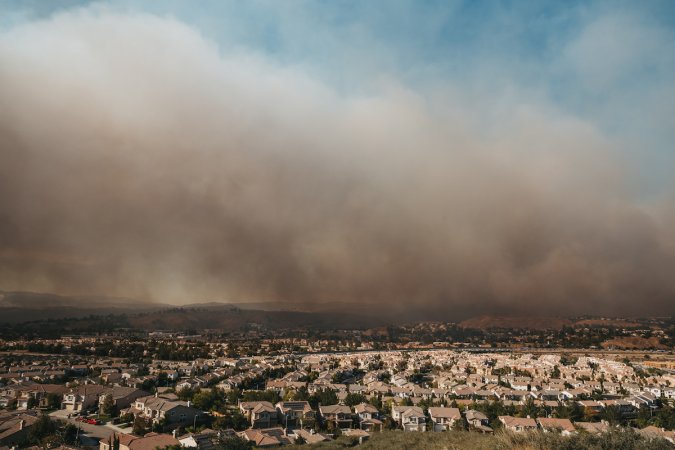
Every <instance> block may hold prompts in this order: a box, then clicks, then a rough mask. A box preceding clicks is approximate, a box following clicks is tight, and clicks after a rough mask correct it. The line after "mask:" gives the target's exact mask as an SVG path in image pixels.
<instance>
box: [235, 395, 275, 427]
mask: <svg viewBox="0 0 675 450" xmlns="http://www.w3.org/2000/svg"><path fill="white" fill-rule="evenodd" d="M239 410H240V411H241V413H242V414H243V415H245V416H246V418H247V419H248V421H249V422H250V423H251V428H272V427H274V426H275V425H276V424H277V423H278V417H277V409H276V408H275V407H274V405H272V404H271V403H270V402H264V401H255V402H241V403H239Z"/></svg>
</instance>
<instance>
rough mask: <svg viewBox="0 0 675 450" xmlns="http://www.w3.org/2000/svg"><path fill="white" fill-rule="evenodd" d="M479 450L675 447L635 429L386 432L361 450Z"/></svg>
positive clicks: (339, 442)
mask: <svg viewBox="0 0 675 450" xmlns="http://www.w3.org/2000/svg"><path fill="white" fill-rule="evenodd" d="M356 445H357V442H356V441H355V440H354V439H350V438H347V437H344V436H343V437H340V438H338V439H336V440H335V441H331V442H323V443H319V444H314V445H311V446H309V445H307V446H290V447H287V448H311V449H313V450H314V449H327V450H328V449H338V448H350V447H355V446H356ZM417 448H420V449H429V450H450V449H458V450H459V449H478V450H551V449H556V450H576V449H589V450H633V449H635V450H661V449H674V448H675V445H673V444H671V443H669V442H668V441H666V440H664V439H648V438H646V437H644V436H642V435H640V434H638V433H636V432H634V431H633V430H630V429H620V430H612V431H610V432H608V433H604V434H588V433H583V432H582V433H579V434H575V435H572V436H569V437H566V436H562V435H559V434H555V433H541V432H537V433H522V434H515V433H509V432H497V433H495V434H494V435H486V434H478V433H470V432H448V433H404V432H402V431H387V432H384V433H375V434H374V435H373V436H372V437H371V438H370V440H369V441H367V442H365V443H364V444H363V445H361V446H359V447H358V449H359V450H403V449H417Z"/></svg>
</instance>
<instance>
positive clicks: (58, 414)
mask: <svg viewBox="0 0 675 450" xmlns="http://www.w3.org/2000/svg"><path fill="white" fill-rule="evenodd" d="M69 413H70V411H67V410H65V409H60V410H58V411H54V412H51V413H49V415H50V417H52V418H53V419H59V420H63V421H66V422H69V423H72V424H73V425H75V426H77V427H79V428H80V430H81V431H80V433H81V436H82V437H83V439H82V440H83V442H82V443H83V444H85V441H91V443H92V444H93V445H98V441H99V440H101V439H107V438H108V437H109V436H110V435H112V434H113V433H114V432H116V431H117V432H127V433H128V432H130V430H128V429H126V430H123V429H121V428H120V427H118V426H115V425H112V424H105V425H91V424H89V423H85V422H78V421H77V420H75V418H68V414H69ZM94 441H96V442H95V443H94ZM85 445H86V444H85Z"/></svg>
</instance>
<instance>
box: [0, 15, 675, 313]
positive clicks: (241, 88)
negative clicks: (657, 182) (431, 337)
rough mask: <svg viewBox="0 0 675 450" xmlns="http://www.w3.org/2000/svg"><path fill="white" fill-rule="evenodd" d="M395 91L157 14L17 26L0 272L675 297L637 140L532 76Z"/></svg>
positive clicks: (458, 302)
mask: <svg viewBox="0 0 675 450" xmlns="http://www.w3.org/2000/svg"><path fill="white" fill-rule="evenodd" d="M378 85H379V86H380V87H379V88H378V89H377V91H376V92H368V93H365V94H358V93H348V94H345V93H343V92H342V91H341V90H340V89H337V88H335V87H333V86H332V85H331V84H330V83H328V82H324V81H323V80H321V79H320V78H318V77H316V76H314V75H313V74H312V72H311V71H310V70H305V68H303V66H302V65H292V64H287V65H284V64H278V63H277V62H276V61H273V60H270V59H266V58H265V57H264V56H262V55H260V54H254V53H246V52H241V51H231V52H230V51H224V50H223V49H222V48H219V46H218V45H217V44H216V43H214V42H213V41H211V40H210V39H208V38H206V37H204V36H203V35H202V34H200V33H199V31H197V30H195V29H194V28H193V27H191V26H189V25H186V24H185V23H182V22H181V21H180V20H177V19H175V18H169V17H162V16H157V15H152V14H146V13H126V12H125V13H122V12H118V11H114V10H109V9H107V8H89V9H84V10H78V11H76V12H68V13H62V14H57V15H55V16H53V17H50V18H47V19H45V20H38V21H29V22H27V23H25V24H21V25H17V26H14V27H10V28H8V29H6V30H3V31H2V32H1V33H0V105H2V107H1V108H0V288H1V289H3V290H31V291H40V292H55V293H61V294H70V295H80V294H105V295H110V296H119V297H132V298H143V299H152V300H155V301H157V302H161V303H171V304H182V303H190V302H193V301H195V299H215V300H226V301H230V302H233V303H241V302H248V301H251V302H277V303H279V304H284V303H289V304H298V303H299V304H310V305H311V304H314V303H327V302H354V303H357V304H358V303H363V304H367V305H371V306H372V305H376V306H378V305H381V306H382V307H383V308H387V310H389V311H400V313H401V314H406V312H408V311H416V310H419V309H425V310H429V311H437V312H438V313H439V314H447V315H454V316H461V317H467V316H470V315H473V314H477V313H479V312H481V311H490V312H492V313H505V312H514V313H518V314H525V313H535V314H554V315H555V314H579V313H612V314H647V313H654V314H657V313H659V314H663V313H665V314H670V313H672V308H673V299H674V298H675V276H673V273H674V269H675V207H674V206H673V205H675V201H674V199H675V196H673V193H672V192H671V190H670V187H667V188H664V189H663V190H662V192H660V193H659V194H658V195H655V196H649V197H646V196H644V195H643V193H642V192H641V190H640V189H639V184H640V180H639V178H638V177H637V175H636V173H634V171H633V168H632V167H631V165H630V164H629V163H628V162H627V159H626V158H624V157H623V156H622V155H623V153H622V152H623V151H624V150H625V148H624V147H625V145H626V144H625V142H623V141H622V140H621V139H618V138H617V137H616V136H614V135H611V134H608V133H607V132H606V131H605V130H603V129H601V128H600V127H598V126H596V125H595V124H594V123H593V122H591V121H588V120H585V118H584V117H581V116H576V115H573V114H569V113H567V112H564V111H562V110H561V109H559V108H556V107H555V105H553V104H552V103H551V102H550V101H548V100H547V99H546V98H545V96H542V95H540V94H539V93H537V92H529V91H527V90H521V89H520V88H518V87H517V86H513V87H512V88H511V89H506V90H499V91H498V92H499V93H498V92H497V91H489V90H482V89H476V90H472V89H470V88H468V89H467V86H466V85H465V84H461V83H456V82H453V81H448V82H446V83H439V84H435V85H433V86H428V87H426V88H424V89H417V88H414V87H410V86H408V85H407V84H405V83H403V82H400V81H398V80H397V79H396V78H394V77H382V78H381V80H380V82H379V84H378ZM670 87H671V89H672V86H670ZM457 311H462V313H461V314H457ZM352 312H354V311H352Z"/></svg>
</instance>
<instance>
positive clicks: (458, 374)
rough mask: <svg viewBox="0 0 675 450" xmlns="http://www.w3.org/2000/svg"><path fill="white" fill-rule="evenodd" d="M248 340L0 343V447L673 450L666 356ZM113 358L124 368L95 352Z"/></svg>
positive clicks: (173, 336) (674, 415)
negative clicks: (650, 448)
mask: <svg viewBox="0 0 675 450" xmlns="http://www.w3.org/2000/svg"><path fill="white" fill-rule="evenodd" d="M428 326H429V325H428ZM263 341H264V342H265V345H264V348H263V349H262V350H259V351H258V352H256V354H255V355H253V356H245V355H234V354H233V351H232V349H233V348H236V347H235V344H233V343H228V342H227V341H226V340H221V341H219V342H206V340H205V339H204V337H203V336H198V335H197V336H195V335H192V336H188V335H179V334H177V333H170V332H163V333H149V334H148V336H147V337H146V338H143V339H140V338H138V337H136V338H122V337H120V336H116V337H110V336H107V337H106V336H95V337H94V336H91V337H86V336H81V337H77V336H69V337H63V338H58V339H34V340H29V341H27V340H25V339H22V340H13V339H5V340H4V341H2V343H1V345H2V349H3V350H4V351H3V353H2V354H1V355H0V363H1V364H0V408H2V412H0V447H10V448H11V447H22V446H30V445H47V446H50V445H51V446H54V445H59V446H64V445H65V446H69V445H70V446H76V445H77V446H84V447H92V448H93V447H95V448H99V449H100V450H113V449H120V448H123V449H124V450H127V449H128V450H139V449H146V448H147V449H154V448H156V447H160V448H164V447H173V446H182V447H187V448H197V449H200V450H201V449H213V448H215V447H218V446H221V447H223V448H230V447H227V446H228V445H230V446H231V445H235V444H237V445H246V446H255V447H263V448H264V447H276V446H285V445H298V444H312V445H313V444H318V443H321V442H323V443H330V442H336V443H339V442H351V443H352V444H351V445H358V444H362V443H365V442H367V441H368V440H369V439H373V437H377V436H379V435H387V434H388V433H389V434H390V433H392V432H393V433H450V434H453V433H454V434H457V433H476V434H493V433H515V434H519V433H554V434H557V435H561V436H573V435H579V434H588V433H591V434H596V435H597V434H602V433H611V432H621V431H623V432H626V433H629V432H630V433H636V434H638V435H639V437H640V438H641V439H645V440H647V441H649V442H660V443H664V445H667V444H668V443H671V444H672V443H675V431H673V429H674V428H675V409H674V408H673V402H674V401H675V357H674V356H673V355H672V352H666V351H655V350H652V351H638V350H633V351H627V350H617V349H585V350H583V349H581V350H580V349H573V350H564V351H562V350H552V349H548V350H547V349H538V348H530V349H521V350H505V349H500V348H497V349H496V350H498V351H495V349H492V348H490V347H487V346H482V347H472V348H469V347H465V348H449V347H454V346H456V343H451V342H435V343H434V344H432V346H431V347H435V348H427V349H416V348H411V347H414V346H411V345H409V344H405V345H400V344H399V345H398V346H399V347H401V348H398V349H394V350H369V349H368V347H372V345H370V344H365V343H363V342H362V343H361V347H363V348H362V349H361V350H358V351H354V350H351V351H337V352H336V351H333V352H314V353H311V352H310V353H307V352H295V351H285V350H284V348H285V347H284V346H283V345H277V346H274V345H270V342H268V341H266V340H263ZM282 341H283V339H282ZM294 342H296V343H297V341H294ZM334 344H336V345H339V343H334ZM293 345H295V344H293ZM416 345H417V346H421V345H422V344H419V343H418V344H416ZM27 346H30V348H31V349H32V350H33V351H31V350H28V349H27ZM347 347H349V346H347ZM114 348H117V349H120V348H121V349H127V350H126V351H127V352H128V355H129V356H128V357H120V356H114V357H110V356H107V355H105V354H103V353H104V352H105V351H107V352H108V353H110V354H114V353H115V351H113V349H114ZM36 350H40V351H36ZM73 352H77V353H79V354H76V353H73ZM194 355H197V356H194ZM159 356H162V358H160V357H159Z"/></svg>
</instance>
